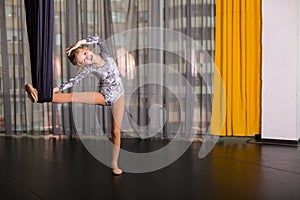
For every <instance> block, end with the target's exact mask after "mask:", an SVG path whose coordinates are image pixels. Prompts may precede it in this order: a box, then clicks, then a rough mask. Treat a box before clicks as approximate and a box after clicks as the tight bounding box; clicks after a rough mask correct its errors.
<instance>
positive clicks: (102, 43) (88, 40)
mask: <svg viewBox="0 0 300 200" xmlns="http://www.w3.org/2000/svg"><path fill="white" fill-rule="evenodd" d="M83 42H84V41H83ZM85 42H86V44H88V45H89V44H97V45H98V46H99V47H100V48H101V51H100V56H101V57H102V59H104V60H107V59H109V58H112V56H111V55H110V53H109V50H108V48H107V46H106V44H105V41H104V40H103V39H102V38H100V37H99V36H92V37H87V38H86V39H85Z"/></svg>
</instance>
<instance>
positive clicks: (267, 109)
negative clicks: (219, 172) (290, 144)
mask: <svg viewBox="0 0 300 200" xmlns="http://www.w3.org/2000/svg"><path fill="white" fill-rule="evenodd" d="M299 6H300V3H298V0H263V9H262V13H263V41H262V44H263V56H262V57H263V63H262V74H263V75H262V81H263V86H262V138H263V139H280V140H299V138H300V128H299V127H300V114H299V113H300V112H299V111H300V108H299V106H300V101H299V100H300V98H299V94H300V92H299V89H300V87H299V83H300V81H299V78H300V76H299V73H300V69H299V68H300V66H299V61H298V58H300V56H299V52H300V45H299V44H300V42H299V41H300V39H299V38H298V32H299V33H300V31H299V30H300V28H299V27H300V23H299V22H300V19H299V14H298V13H299V11H300V9H299ZM299 37H300V36H299Z"/></svg>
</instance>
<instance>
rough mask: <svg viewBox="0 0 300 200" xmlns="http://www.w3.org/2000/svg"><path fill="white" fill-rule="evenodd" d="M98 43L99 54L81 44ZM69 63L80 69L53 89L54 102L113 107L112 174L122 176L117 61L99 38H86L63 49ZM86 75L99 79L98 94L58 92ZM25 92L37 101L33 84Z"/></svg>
mask: <svg viewBox="0 0 300 200" xmlns="http://www.w3.org/2000/svg"><path fill="white" fill-rule="evenodd" d="M90 44H98V45H99V47H100V48H101V52H100V55H98V54H94V53H93V52H92V51H91V50H90V49H89V48H88V47H83V46H82V45H90ZM66 53H67V55H68V58H69V60H70V61H71V63H72V64H73V65H78V66H79V67H81V68H82V70H81V71H80V72H79V73H77V74H76V75H75V76H74V77H73V78H70V79H69V81H67V82H64V83H63V84H61V85H59V86H57V87H55V88H54V89H53V97H52V102H53V103H67V102H77V103H87V104H99V105H105V106H112V116H113V119H112V130H111V135H112V142H113V144H114V148H113V152H112V163H111V167H112V172H113V174H114V175H120V174H122V170H121V169H120V168H119V167H118V157H119V151H120V145H121V139H120V137H121V131H120V126H121V123H122V119H123V112H124V87H123V84H122V81H121V78H120V73H119V69H118V66H117V64H116V62H115V61H114V59H113V57H112V56H111V55H110V54H109V51H108V49H107V47H106V45H105V43H104V41H103V40H102V39H101V38H100V37H98V36H94V37H88V38H86V39H82V40H79V41H77V42H76V43H75V44H73V45H71V46H70V47H68V48H67V49H66ZM89 73H92V74H94V75H95V76H96V77H97V78H98V79H99V92H81V93H58V92H60V91H63V90H65V89H68V88H70V87H73V86H74V85H76V84H77V83H78V82H79V81H80V80H81V79H82V78H84V77H86V76H87V75H88V74H89ZM25 90H26V92H27V94H28V97H29V99H30V100H31V101H32V102H33V103H37V102H38V93H37V90H36V89H35V88H33V87H32V85H30V84H27V85H26V86H25Z"/></svg>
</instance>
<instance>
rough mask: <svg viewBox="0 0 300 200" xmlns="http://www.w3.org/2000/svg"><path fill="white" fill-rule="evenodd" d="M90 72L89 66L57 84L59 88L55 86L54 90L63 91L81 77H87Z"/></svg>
mask: <svg viewBox="0 0 300 200" xmlns="http://www.w3.org/2000/svg"><path fill="white" fill-rule="evenodd" d="M89 73H90V70H89V69H88V67H85V68H83V70H81V71H80V72H78V73H77V74H76V75H75V76H74V77H72V78H70V79H69V80H68V81H66V82H64V83H62V84H60V85H59V86H57V88H58V90H57V89H55V88H54V90H55V91H54V90H53V92H59V91H63V90H66V89H68V88H71V87H73V86H75V85H76V84H77V83H78V82H79V81H80V80H81V79H83V78H84V77H86V76H87V75H88V74H89Z"/></svg>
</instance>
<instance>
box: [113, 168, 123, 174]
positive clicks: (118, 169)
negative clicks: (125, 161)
mask: <svg viewBox="0 0 300 200" xmlns="http://www.w3.org/2000/svg"><path fill="white" fill-rule="evenodd" d="M112 173H113V174H114V175H116V176H119V175H121V174H122V173H123V171H122V170H121V169H120V168H113V169H112Z"/></svg>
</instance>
